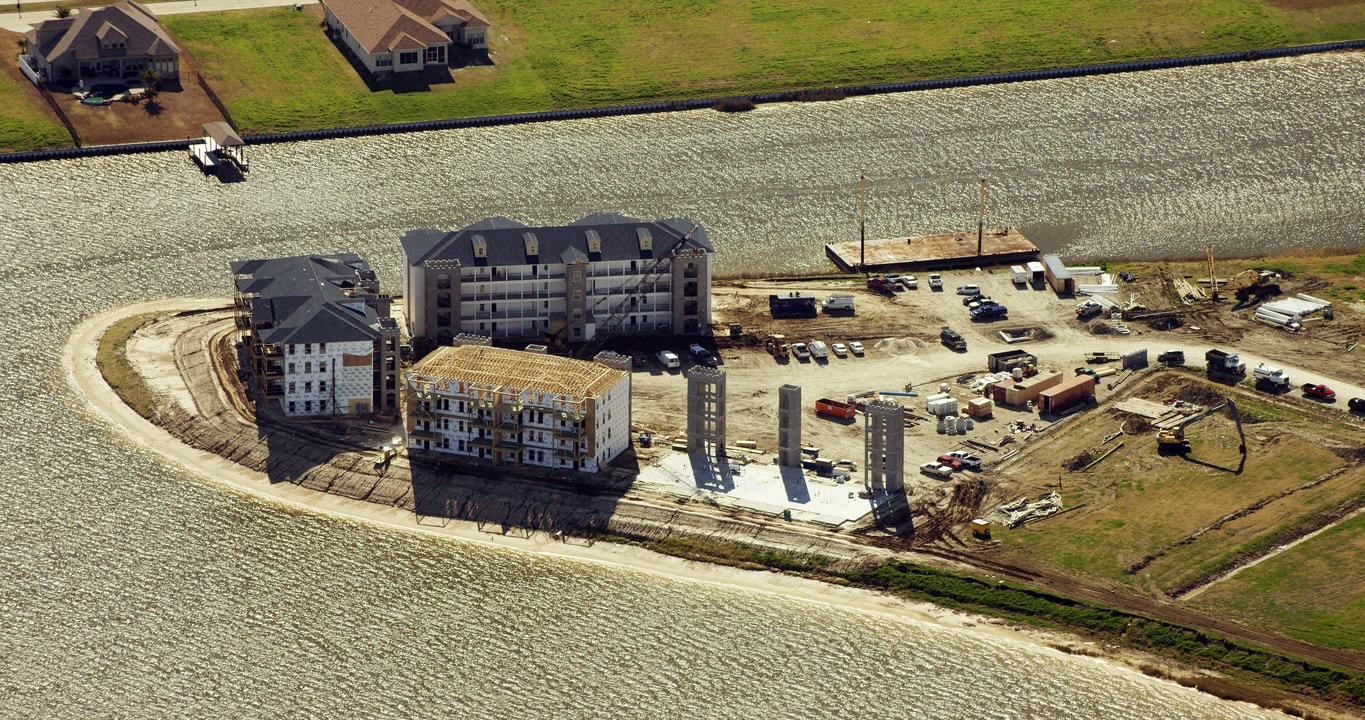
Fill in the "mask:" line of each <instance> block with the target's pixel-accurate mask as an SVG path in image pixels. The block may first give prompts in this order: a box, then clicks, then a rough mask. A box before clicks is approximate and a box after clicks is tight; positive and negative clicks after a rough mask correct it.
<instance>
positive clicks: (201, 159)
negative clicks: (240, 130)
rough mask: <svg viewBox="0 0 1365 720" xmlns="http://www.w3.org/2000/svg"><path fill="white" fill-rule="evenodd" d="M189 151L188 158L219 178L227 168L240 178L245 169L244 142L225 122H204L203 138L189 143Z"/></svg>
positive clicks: (201, 168) (207, 172)
mask: <svg viewBox="0 0 1365 720" xmlns="http://www.w3.org/2000/svg"><path fill="white" fill-rule="evenodd" d="M189 153H190V160H192V161H194V163H195V164H197V165H198V166H199V169H200V170H203V171H204V172H205V173H206V174H210V175H218V176H219V177H220V178H221V177H223V173H224V171H225V170H227V171H231V174H234V175H236V176H237V178H236V179H240V178H241V173H243V172H246V171H247V161H246V143H245V142H243V141H242V136H240V135H238V134H237V131H236V130H233V129H232V126H230V125H228V124H227V123H225V122H211V123H205V124H204V137H203V139H202V140H199V141H197V142H192V143H190V145H189Z"/></svg>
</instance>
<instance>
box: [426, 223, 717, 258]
mask: <svg viewBox="0 0 1365 720" xmlns="http://www.w3.org/2000/svg"><path fill="white" fill-rule="evenodd" d="M642 230H643V231H645V232H647V233H648V234H649V236H650V237H651V238H652V249H651V250H648V251H642V250H641V249H640V231H642ZM589 231H593V232H595V233H596V234H597V236H598V237H600V238H601V252H592V251H591V250H590V248H589V246H588V235H587V233H588V232H589ZM528 232H529V233H533V234H534V235H535V236H536V240H537V241H538V243H539V246H540V247H539V253H538V254H537V255H536V256H535V257H536V258H538V259H539V262H547V261H549V262H555V261H558V262H570V261H572V260H576V259H581V260H592V261H597V260H638V259H650V258H658V257H663V256H665V255H667V254H668V253H669V252H671V251H672V250H673V248H674V247H675V246H677V245H678V244H679V243H681V242H682V241H683V238H684V237H685V236H686V235H687V234H688V233H689V232H691V233H692V237H691V240H690V242H691V243H692V244H693V245H694V246H696V247H698V248H700V249H702V250H705V251H706V252H715V248H714V247H712V245H711V240H710V238H708V237H707V235H706V229H705V228H703V227H701V226H700V225H699V224H697V223H694V222H692V221H691V220H688V219H686V218H667V219H664V220H655V221H652V222H650V221H644V220H637V219H635V218H631V217H626V216H625V215H620V214H618V213H594V214H592V215H588V216H587V217H584V218H582V219H580V220H577V221H575V222H573V223H570V224H568V225H556V226H546V227H528V226H526V225H523V224H522V223H519V222H517V221H515V220H509V219H507V218H504V217H493V218H486V219H484V220H480V221H478V222H476V223H474V224H473V225H470V226H468V227H466V228H463V229H461V230H456V231H454V232H447V231H444V230H433V229H430V228H423V229H419V230H410V231H408V232H407V233H404V235H403V238H402V244H403V254H404V255H405V256H406V258H407V262H408V263H409V264H411V265H420V264H421V263H423V262H427V261H432V260H458V261H459V262H460V264H461V265H464V266H475V265H492V266H501V265H531V264H534V263H535V262H536V261H535V260H533V259H531V258H529V257H528V256H527V254H526V242H525V238H524V237H523V236H524V234H525V233H528ZM476 235H477V236H479V237H482V238H483V239H484V242H485V243H486V244H487V248H488V256H487V258H478V257H476V256H475V254H474V236H476Z"/></svg>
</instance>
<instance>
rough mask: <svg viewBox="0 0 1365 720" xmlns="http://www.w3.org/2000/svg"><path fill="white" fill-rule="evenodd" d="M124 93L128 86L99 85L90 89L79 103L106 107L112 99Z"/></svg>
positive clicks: (116, 84) (120, 84) (119, 84)
mask: <svg viewBox="0 0 1365 720" xmlns="http://www.w3.org/2000/svg"><path fill="white" fill-rule="evenodd" d="M126 92H128V86H127V85H124V84H123V83H99V84H98V85H92V86H91V87H90V91H89V92H87V93H86V94H85V97H83V98H81V102H82V103H84V104H86V105H108V104H109V103H111V102H113V100H114V98H116V97H118V96H119V95H121V94H123V93H126Z"/></svg>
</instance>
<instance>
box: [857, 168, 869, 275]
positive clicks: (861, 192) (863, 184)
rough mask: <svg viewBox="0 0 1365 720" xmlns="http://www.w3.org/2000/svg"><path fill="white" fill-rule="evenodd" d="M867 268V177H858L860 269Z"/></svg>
mask: <svg viewBox="0 0 1365 720" xmlns="http://www.w3.org/2000/svg"><path fill="white" fill-rule="evenodd" d="M865 267H867V176H866V175H859V176H858V269H859V270H862V271H863V272H864V273H866V272H867V271H866V270H863V268H865Z"/></svg>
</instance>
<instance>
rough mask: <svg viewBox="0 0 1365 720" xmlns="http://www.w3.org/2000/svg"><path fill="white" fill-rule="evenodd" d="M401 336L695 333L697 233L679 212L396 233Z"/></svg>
mask: <svg viewBox="0 0 1365 720" xmlns="http://www.w3.org/2000/svg"><path fill="white" fill-rule="evenodd" d="M402 243H403V258H404V268H405V271H406V275H407V277H406V278H405V286H406V289H407V295H406V299H407V300H406V301H407V313H406V317H407V323H408V332H409V334H410V335H412V337H413V338H414V339H416V338H425V339H426V340H427V341H428V342H429V343H431V344H435V345H445V344H448V343H449V342H450V341H451V339H452V338H454V337H455V336H456V335H459V334H460V333H470V334H477V335H482V336H486V337H491V338H494V339H500V338H544V337H546V336H553V337H555V338H557V339H562V340H564V341H566V342H569V343H585V342H588V341H589V340H592V339H593V338H594V337H599V336H600V337H602V338H605V337H608V336H610V335H614V334H617V333H655V334H670V335H690V334H698V333H701V332H703V331H704V330H706V329H709V328H710V325H711V254H712V253H713V252H714V248H713V247H712V246H711V241H710V240H709V239H708V238H707V236H706V231H705V230H704V229H703V228H702V227H701V226H700V225H698V224H696V223H694V222H692V221H690V220H686V219H681V218H674V219H667V220H656V221H654V222H644V221H641V220H636V219H633V218H628V217H625V216H623V215H618V214H610V213H599V214H595V215H589V216H588V217H585V218H583V219H582V220H579V221H578V222H575V223H573V224H571V225H565V226H556V227H528V226H526V225H523V224H521V223H519V222H516V221H513V220H508V219H507V218H489V219H486V220H481V221H479V222H477V223H475V224H473V225H470V226H469V227H467V228H464V229H463V230H457V231H455V232H448V231H443V230H412V231H409V232H408V233H406V234H405V235H404V236H403V239H402Z"/></svg>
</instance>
